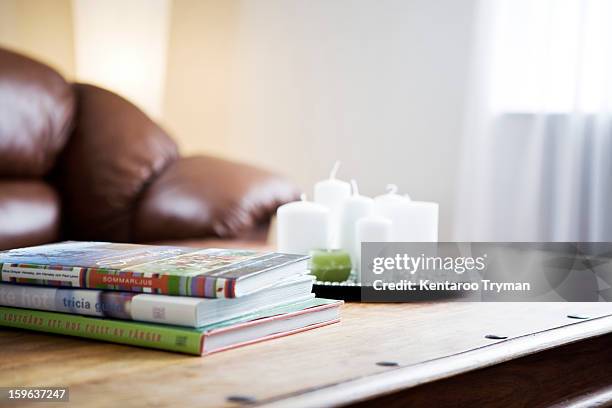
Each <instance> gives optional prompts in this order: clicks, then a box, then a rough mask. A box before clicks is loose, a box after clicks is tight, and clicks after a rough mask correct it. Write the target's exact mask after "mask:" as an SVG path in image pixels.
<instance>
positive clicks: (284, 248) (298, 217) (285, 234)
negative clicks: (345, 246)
mask: <svg viewBox="0 0 612 408" xmlns="http://www.w3.org/2000/svg"><path fill="white" fill-rule="evenodd" d="M276 218H277V220H276V228H277V229H276V231H277V232H276V234H277V240H278V252H283V253H288V254H302V255H308V253H309V252H310V250H312V249H325V248H327V246H328V241H329V210H328V209H327V208H326V207H324V206H322V205H321V204H317V203H313V202H309V201H306V197H305V196H304V195H303V196H302V201H294V202H292V203H288V204H285V205H281V206H280V207H278V210H277V211H276Z"/></svg>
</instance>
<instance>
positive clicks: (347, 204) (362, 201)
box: [340, 180, 374, 269]
mask: <svg viewBox="0 0 612 408" xmlns="http://www.w3.org/2000/svg"><path fill="white" fill-rule="evenodd" d="M351 184H352V186H353V195H352V196H350V197H349V198H347V199H346V200H345V201H344V204H343V205H342V215H341V217H340V247H341V248H342V249H344V250H345V251H347V252H348V253H349V254H350V256H351V263H352V265H353V269H354V268H355V265H356V264H357V260H358V254H357V252H356V244H355V239H356V232H355V227H356V224H357V220H359V219H360V218H363V217H367V216H368V215H370V214H371V213H372V210H373V208H374V200H372V199H371V198H370V197H366V196H362V195H360V194H359V190H358V189H357V182H356V181H355V180H351Z"/></svg>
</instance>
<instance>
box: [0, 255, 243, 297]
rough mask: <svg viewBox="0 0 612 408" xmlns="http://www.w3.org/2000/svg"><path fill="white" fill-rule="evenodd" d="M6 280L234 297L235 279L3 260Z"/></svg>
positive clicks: (0, 272) (0, 267) (1, 274)
mask: <svg viewBox="0 0 612 408" xmlns="http://www.w3.org/2000/svg"><path fill="white" fill-rule="evenodd" d="M0 277H1V280H2V281H3V282H10V283H21V284H29V285H42V286H53V287H66V286H68V287H76V288H88V289H99V290H116V291H123V292H136V293H155V294H163V295H173V296H190V297H204V298H233V297H235V293H236V290H235V288H236V280H235V279H224V278H217V277H214V276H204V275H199V276H178V275H169V274H159V273H141V272H130V271H125V270H117V269H104V268H80V267H67V266H54V265H36V264H10V263H4V264H0Z"/></svg>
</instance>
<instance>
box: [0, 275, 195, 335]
mask: <svg viewBox="0 0 612 408" xmlns="http://www.w3.org/2000/svg"><path fill="white" fill-rule="evenodd" d="M0 306H8V307H19V308H25V309H36V310H44V311H49V312H61V313H70V314H78V315H85V316H96V317H108V318H113V319H121V320H138V321H143V322H151V323H158V324H173V325H178V326H188V327H197V325H198V322H197V320H196V319H197V310H196V306H195V305H194V304H193V303H191V304H189V303H185V302H181V301H180V299H178V298H176V297H174V296H164V295H146V294H137V293H132V292H112V291H101V290H89V289H56V288H49V287H42V286H38V287H37V286H24V285H13V284H0Z"/></svg>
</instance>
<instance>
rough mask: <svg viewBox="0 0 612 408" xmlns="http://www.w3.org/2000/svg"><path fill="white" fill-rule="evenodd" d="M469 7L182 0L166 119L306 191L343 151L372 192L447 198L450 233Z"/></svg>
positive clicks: (359, 0)
mask: <svg viewBox="0 0 612 408" xmlns="http://www.w3.org/2000/svg"><path fill="white" fill-rule="evenodd" d="M473 6H474V4H473V1H472V0H464V1H455V0H435V1H432V0H377V1H375V0H334V1H330V0H308V1H287V0H266V1H263V0H262V1H248V0H237V1H232V2H228V1H210V0H207V1H197V0H174V5H173V12H172V14H173V16H172V25H171V27H172V28H171V38H170V50H169V62H168V76H167V83H166V85H167V88H166V90H167V91H166V106H165V107H166V110H165V119H164V122H165V125H166V126H167V127H168V128H169V129H170V130H171V131H173V132H174V134H175V135H176V136H177V137H178V138H179V140H180V141H181V145H182V147H183V149H184V151H185V152H187V153H197V152H210V153H214V154H220V155H223V156H226V157H230V158H236V159H240V160H244V161H248V162H251V163H255V164H259V165H262V166H265V167H268V168H270V169H273V170H277V171H280V172H283V173H285V174H287V175H288V176H290V177H292V178H293V179H294V180H296V181H298V182H299V183H300V184H301V185H302V186H303V188H305V189H307V192H308V193H310V188H311V185H312V183H313V182H314V181H315V180H317V179H321V178H323V177H325V176H326V174H327V173H328V171H329V168H330V167H331V165H332V163H333V162H334V160H336V159H340V160H342V162H343V167H342V169H341V171H340V176H341V177H342V178H351V177H354V178H356V179H357V180H358V181H359V183H360V186H361V190H362V191H363V192H365V193H367V194H371V195H375V194H379V193H382V192H383V191H384V186H385V184H386V183H396V184H398V185H399V186H400V189H401V191H402V192H407V193H409V194H410V195H411V196H412V197H413V198H416V199H420V200H434V201H438V202H440V204H441V231H440V238H441V239H450V238H451V226H452V220H451V217H452V214H453V210H454V200H453V194H454V186H455V175H456V173H457V161H458V157H457V156H458V152H459V134H460V131H461V125H462V123H461V119H462V114H463V110H462V106H463V97H464V86H465V85H464V84H465V79H466V76H467V74H466V73H467V62H468V54H469V43H470V35H471V32H470V30H471V23H472V12H473Z"/></svg>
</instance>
